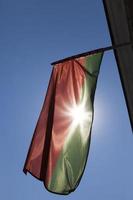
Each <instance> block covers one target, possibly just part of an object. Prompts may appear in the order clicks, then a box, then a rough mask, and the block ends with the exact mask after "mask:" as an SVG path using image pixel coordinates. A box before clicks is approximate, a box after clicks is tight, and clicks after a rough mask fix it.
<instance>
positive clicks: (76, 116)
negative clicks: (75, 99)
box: [69, 104, 89, 127]
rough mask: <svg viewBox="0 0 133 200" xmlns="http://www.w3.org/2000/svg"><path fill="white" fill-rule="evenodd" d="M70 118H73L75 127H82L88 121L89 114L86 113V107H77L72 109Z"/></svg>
mask: <svg viewBox="0 0 133 200" xmlns="http://www.w3.org/2000/svg"><path fill="white" fill-rule="evenodd" d="M69 114H70V116H71V117H72V124H73V126H74V127H76V126H78V125H80V127H82V126H83V124H84V123H85V122H86V120H88V117H89V113H88V112H86V111H85V108H84V106H83V105H82V104H81V105H75V106H73V107H72V108H71V109H70V113H69Z"/></svg>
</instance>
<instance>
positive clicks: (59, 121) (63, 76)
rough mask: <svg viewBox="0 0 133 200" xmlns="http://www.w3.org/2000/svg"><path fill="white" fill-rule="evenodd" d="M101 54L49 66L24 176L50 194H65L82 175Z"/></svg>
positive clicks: (89, 137) (75, 185)
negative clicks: (44, 95)
mask: <svg viewBox="0 0 133 200" xmlns="http://www.w3.org/2000/svg"><path fill="white" fill-rule="evenodd" d="M102 57H103V52H102V53H94V54H91V55H87V56H82V57H78V58H74V59H70V60H66V61H64V62H61V63H58V64H56V65H54V66H53V70H52V73H51V78H50V81H49V86H48V89H47V93H46V97H45V101H44V104H43V107H42V110H41V113H40V116H39V119H38V122H37V125H36V128H35V131H34V135H33V138H32V141H31V145H30V148H29V152H28V155H27V159H26V161H25V165H24V172H25V173H27V172H29V173H30V174H32V175H33V176H34V177H36V178H37V179H39V180H41V181H43V183H44V186H45V187H46V189H47V190H48V191H50V192H53V193H57V194H69V193H70V192H72V191H74V190H75V189H76V187H77V186H78V184H79V182H80V180H81V177H82V175H83V172H84V169H85V165H86V161H87V157H88V152H89V147H90V139H91V128H92V122H93V114H94V109H93V103H94V94H95V89H96V84H97V78H98V74H99V69H100V65H101V61H102Z"/></svg>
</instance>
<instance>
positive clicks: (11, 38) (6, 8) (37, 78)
mask: <svg viewBox="0 0 133 200" xmlns="http://www.w3.org/2000/svg"><path fill="white" fill-rule="evenodd" d="M110 44H111V41H110V36H109V32H108V27H107V23H106V18H105V14H104V9H103V5H102V1H99V0H89V1H88V0H71V1H70V0H68V1H63V0H58V1H52V0H12V1H10V0H0V113H1V115H0V158H1V162H0V197H1V199H3V200H9V199H13V200H36V199H38V200H43V199H45V200H56V199H58V200H62V199H69V200H80V199H91V200H97V199H101V200H118V199H120V200H130V199H132V198H133V190H132V185H133V171H132V169H133V156H132V152H133V135H132V132H131V127H130V123H129V118H128V113H127V108H126V105H125V100H124V96H123V91H122V88H121V83H120V79H119V74H118V70H117V65H116V62H115V58H114V55H113V52H112V51H110V52H106V53H105V55H104V58H103V62H102V65H101V71H100V75H99V79H98V86H97V91H96V96H95V117H94V123H93V130H92V131H93V132H92V141H91V148H90V154H89V158H88V162H87V166H86V169H85V172H84V175H83V177H82V180H81V182H80V185H79V186H78V188H77V189H76V191H75V192H74V193H72V194H70V195H69V196H59V195H55V194H51V193H49V192H47V191H46V190H45V189H44V187H43V184H42V183H41V182H40V181H38V180H36V179H35V178H33V177H32V176H31V175H28V176H25V175H24V174H23V172H22V169H23V164H24V161H25V158H26V154H27V151H28V148H29V144H30V141H31V138H32V134H33V131H34V128H35V125H36V122H37V119H38V116H39V113H40V110H41V107H42V103H43V100H44V97H45V92H46V89H47V85H48V81H49V76H50V73H51V69H52V66H51V65H50V63H51V62H53V61H55V60H58V59H60V58H64V57H67V56H71V55H73V54H78V53H82V52H84V51H88V50H92V49H95V48H100V47H104V46H108V45H110Z"/></svg>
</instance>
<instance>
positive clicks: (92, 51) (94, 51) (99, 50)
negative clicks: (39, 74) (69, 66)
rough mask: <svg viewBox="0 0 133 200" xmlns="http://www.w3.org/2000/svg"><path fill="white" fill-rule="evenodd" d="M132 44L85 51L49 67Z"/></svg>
mask: <svg viewBox="0 0 133 200" xmlns="http://www.w3.org/2000/svg"><path fill="white" fill-rule="evenodd" d="M132 44H133V43H132V42H126V43H123V44H118V45H112V46H108V47H104V48H99V49H95V50H91V51H87V52H84V53H80V54H77V55H73V56H70V57H67V58H64V59H61V60H57V61H55V62H52V63H51V65H56V64H58V63H61V62H64V61H68V60H71V59H75V58H78V57H82V56H87V55H90V54H94V53H100V52H104V51H110V50H115V49H118V48H121V47H124V46H128V45H132Z"/></svg>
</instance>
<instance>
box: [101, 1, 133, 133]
mask: <svg viewBox="0 0 133 200" xmlns="http://www.w3.org/2000/svg"><path fill="white" fill-rule="evenodd" d="M103 4H104V8H105V13H106V17H107V22H108V26H109V30H110V35H111V40H112V44H113V45H118V44H122V43H126V42H133V0H103ZM114 53H115V57H116V61H117V65H118V70H119V74H120V78H121V83H122V87H123V91H124V95H125V99H126V104H127V108H128V113H129V117H130V121H131V126H132V130H133V46H132V45H128V46H124V47H121V48H118V49H115V50H114Z"/></svg>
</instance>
